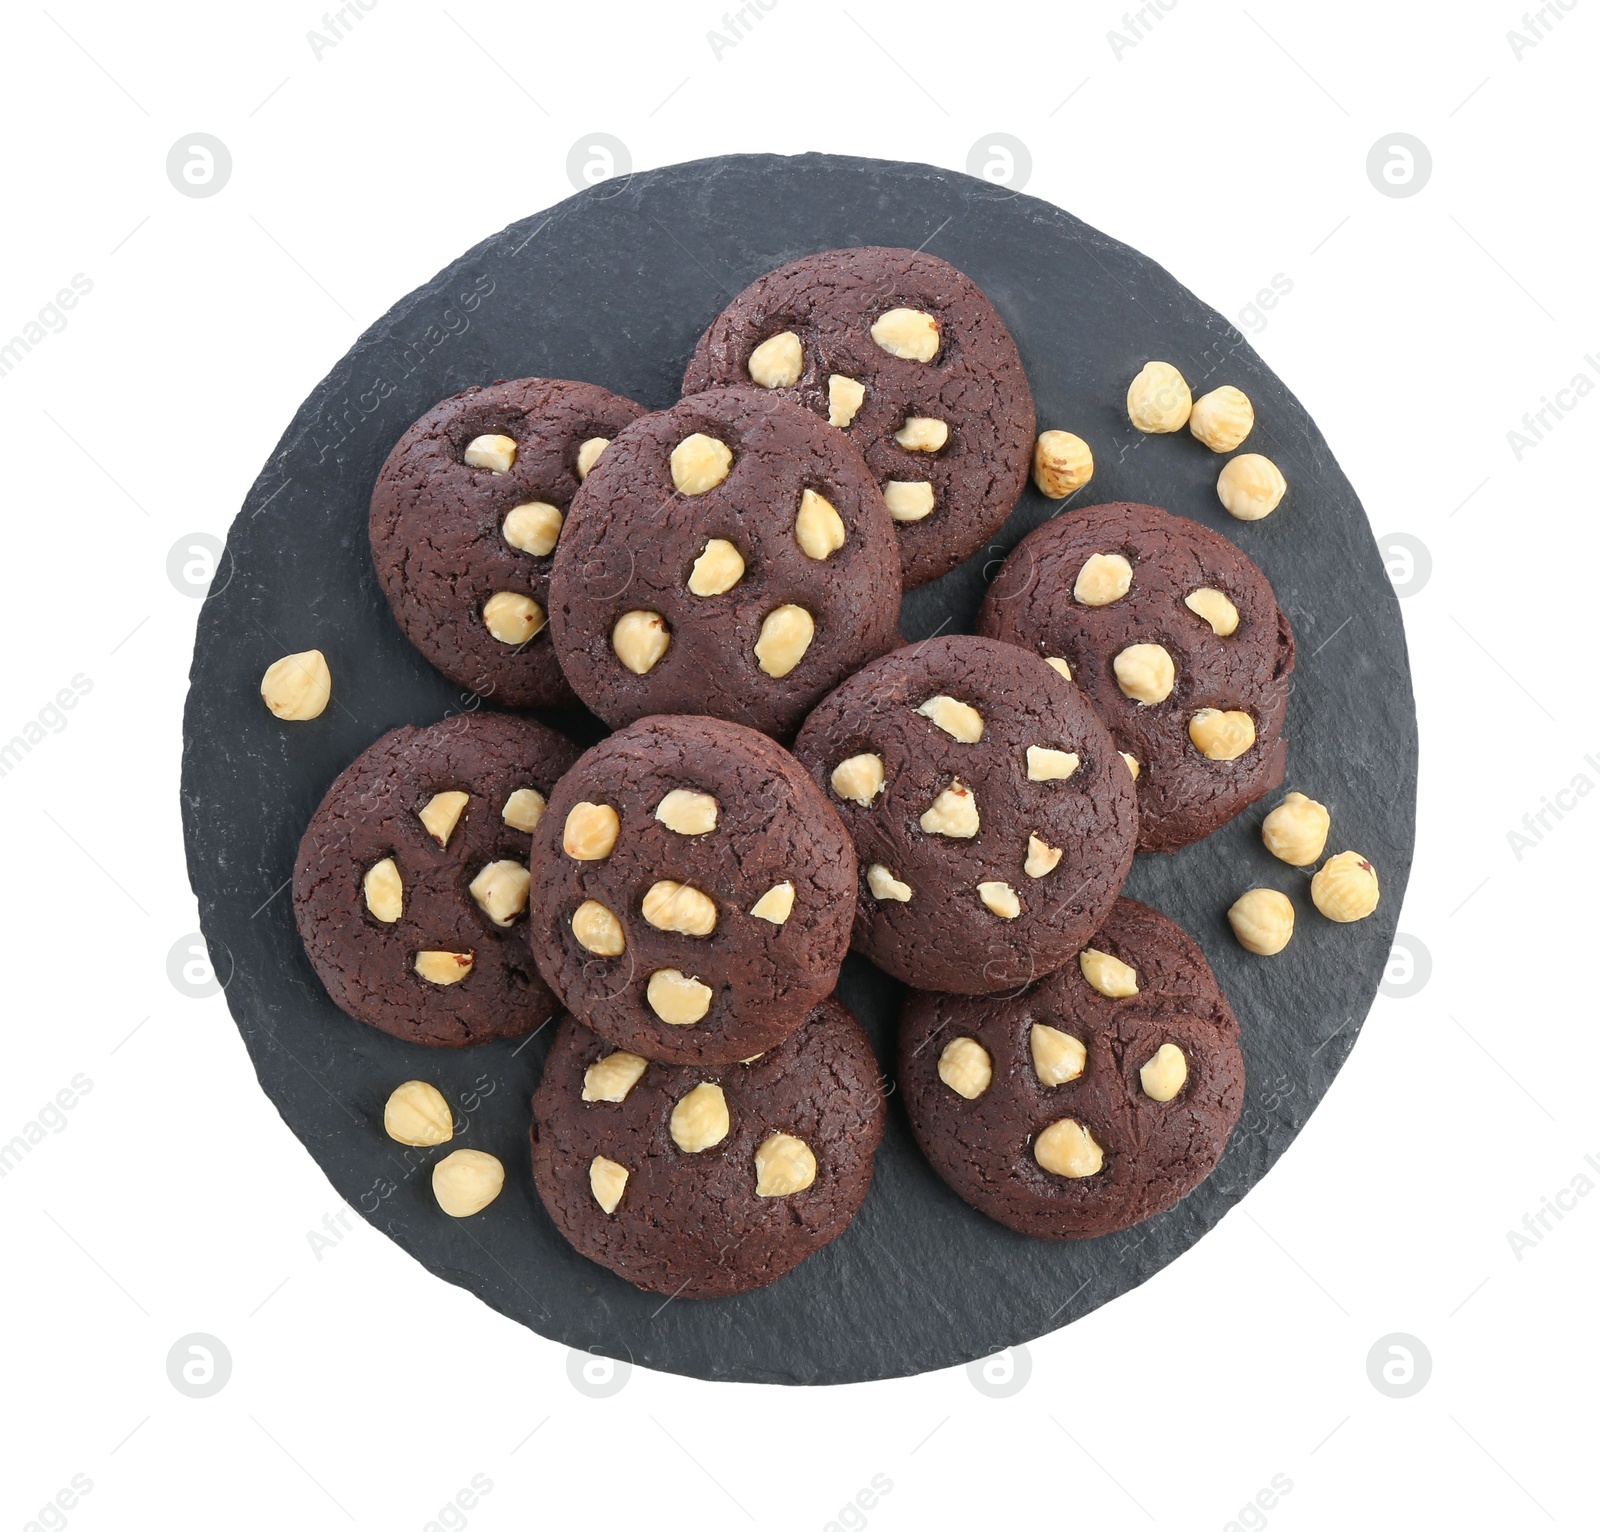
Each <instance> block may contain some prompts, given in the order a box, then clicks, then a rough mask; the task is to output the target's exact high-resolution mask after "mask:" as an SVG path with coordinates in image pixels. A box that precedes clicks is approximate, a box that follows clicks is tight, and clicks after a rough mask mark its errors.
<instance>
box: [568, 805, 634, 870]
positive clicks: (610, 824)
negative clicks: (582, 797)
mask: <svg viewBox="0 0 1600 1532" xmlns="http://www.w3.org/2000/svg"><path fill="white" fill-rule="evenodd" d="M621 830H622V821H621V820H620V819H619V818H618V817H617V811H616V810H615V809H614V808H612V807H611V805H610V804H609V803H575V804H573V805H572V807H571V808H570V809H569V810H568V811H567V822H566V823H565V824H564V825H562V827H561V849H562V850H563V851H565V852H566V853H567V855H568V856H570V857H571V858H572V859H573V861H575V862H603V861H605V859H606V858H607V857H608V856H610V855H611V852H612V850H613V848H614V847H615V846H616V844H617V836H618V835H619V834H620V833H621Z"/></svg>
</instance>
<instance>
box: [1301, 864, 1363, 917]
mask: <svg viewBox="0 0 1600 1532" xmlns="http://www.w3.org/2000/svg"><path fill="white" fill-rule="evenodd" d="M1311 902H1312V903H1313V904H1314V905H1316V907H1317V908H1318V909H1319V910H1321V911H1322V913H1323V914H1324V915H1326V916H1327V917H1328V919H1329V920H1337V921H1339V922H1340V923H1341V924H1343V923H1347V922H1349V921H1352V920H1364V919H1365V918H1366V917H1367V916H1368V915H1370V914H1371V913H1372V912H1373V911H1374V910H1375V909H1377V907H1378V872H1377V869H1376V868H1375V867H1374V866H1373V865H1372V863H1371V862H1369V861H1368V860H1367V859H1366V858H1365V857H1364V856H1362V855H1361V853H1360V852H1358V851H1341V852H1340V853H1339V854H1338V856H1330V857H1329V858H1328V860H1327V861H1326V862H1324V863H1323V864H1322V867H1321V870H1320V871H1318V872H1316V873H1314V874H1313V875H1312V878H1311Z"/></svg>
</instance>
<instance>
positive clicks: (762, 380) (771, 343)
mask: <svg viewBox="0 0 1600 1532" xmlns="http://www.w3.org/2000/svg"><path fill="white" fill-rule="evenodd" d="M805 363H806V359H805V353H804V351H802V350H801V347H800V337H799V336H798V335H796V334H795V333H794V331H793V330H785V331H784V332H783V334H781V335H774V336H771V337H770V338H769V339H767V340H764V341H762V342H761V344H760V345H759V346H757V347H756V349H755V350H754V351H752V352H751V353H750V364H749V365H750V377H751V380H752V381H753V382H756V383H759V384H760V385H761V386H762V387H763V388H793V387H794V385H795V384H796V383H798V382H799V381H800V373H801V370H802V369H803V368H804V367H805Z"/></svg>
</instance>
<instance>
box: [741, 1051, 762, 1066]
mask: <svg viewBox="0 0 1600 1532" xmlns="http://www.w3.org/2000/svg"><path fill="white" fill-rule="evenodd" d="M760 1057H761V1055H760V1054H759V1053H752V1054H751V1055H750V1057H749V1058H747V1059H740V1060H739V1062H740V1063H741V1064H753V1063H755V1061H756V1060H757V1059H758V1058H760Z"/></svg>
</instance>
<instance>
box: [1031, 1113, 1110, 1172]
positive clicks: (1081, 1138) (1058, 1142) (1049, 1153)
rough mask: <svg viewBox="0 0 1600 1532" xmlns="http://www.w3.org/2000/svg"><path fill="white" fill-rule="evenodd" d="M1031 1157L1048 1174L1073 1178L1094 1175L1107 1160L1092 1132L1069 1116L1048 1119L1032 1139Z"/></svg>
mask: <svg viewBox="0 0 1600 1532" xmlns="http://www.w3.org/2000/svg"><path fill="white" fill-rule="evenodd" d="M1033 1157H1034V1159H1036V1160H1037V1161H1038V1162H1039V1164H1040V1165H1041V1166H1042V1167H1043V1168H1044V1169H1045V1170H1048V1171H1049V1172H1050V1174H1051V1175H1053V1176H1070V1177H1072V1178H1073V1179H1074V1180H1081V1179H1082V1178H1083V1177H1084V1176H1092V1175H1094V1174H1095V1172H1096V1171H1098V1170H1099V1169H1100V1168H1101V1167H1102V1166H1103V1165H1104V1164H1105V1162H1106V1157H1105V1151H1104V1150H1102V1149H1101V1147H1100V1146H1099V1144H1097V1143H1096V1142H1095V1141H1094V1135H1093V1134H1092V1133H1091V1132H1090V1131H1089V1130H1088V1129H1087V1128H1086V1127H1084V1126H1083V1124H1082V1123H1078V1122H1074V1121H1073V1120H1072V1119H1071V1118H1070V1117H1063V1118H1062V1119H1061V1121H1060V1122H1053V1123H1051V1124H1050V1126H1049V1127H1048V1128H1046V1129H1045V1130H1044V1132H1043V1133H1041V1134H1040V1135H1039V1136H1038V1138H1037V1139H1035V1140H1034V1144H1033Z"/></svg>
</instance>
